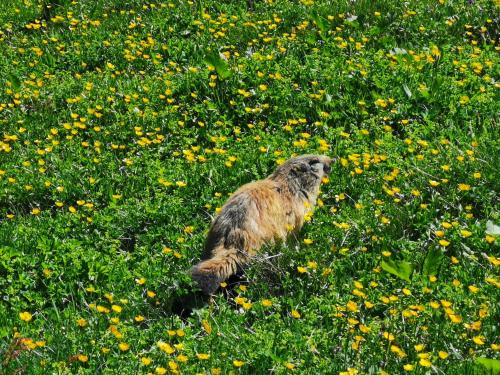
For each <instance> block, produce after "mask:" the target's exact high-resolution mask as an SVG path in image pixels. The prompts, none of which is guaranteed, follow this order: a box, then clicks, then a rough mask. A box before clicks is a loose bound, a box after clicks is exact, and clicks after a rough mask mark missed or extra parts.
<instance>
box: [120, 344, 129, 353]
mask: <svg viewBox="0 0 500 375" xmlns="http://www.w3.org/2000/svg"><path fill="white" fill-rule="evenodd" d="M118 348H119V349H120V350H121V351H122V352H126V351H127V350H129V348H130V345H129V344H127V343H126V342H121V343H119V344H118Z"/></svg>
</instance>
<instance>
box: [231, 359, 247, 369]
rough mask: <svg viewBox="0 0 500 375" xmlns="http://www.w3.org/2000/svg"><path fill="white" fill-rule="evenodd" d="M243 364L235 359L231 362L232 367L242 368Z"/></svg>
mask: <svg viewBox="0 0 500 375" xmlns="http://www.w3.org/2000/svg"><path fill="white" fill-rule="evenodd" d="M244 364H245V362H243V361H238V360H237V359H235V360H234V361H233V365H234V367H241V366H243V365H244Z"/></svg>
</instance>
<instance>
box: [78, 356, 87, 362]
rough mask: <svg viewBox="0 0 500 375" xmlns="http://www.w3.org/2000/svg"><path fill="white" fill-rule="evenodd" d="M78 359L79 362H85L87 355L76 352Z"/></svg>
mask: <svg viewBox="0 0 500 375" xmlns="http://www.w3.org/2000/svg"><path fill="white" fill-rule="evenodd" d="M78 360H79V361H80V362H83V363H85V362H88V360H89V357H88V356H87V355H85V354H78Z"/></svg>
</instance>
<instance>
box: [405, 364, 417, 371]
mask: <svg viewBox="0 0 500 375" xmlns="http://www.w3.org/2000/svg"><path fill="white" fill-rule="evenodd" d="M403 368H404V369H405V371H413V369H414V368H415V366H414V365H411V364H409V363H408V364H406V365H404V366H403Z"/></svg>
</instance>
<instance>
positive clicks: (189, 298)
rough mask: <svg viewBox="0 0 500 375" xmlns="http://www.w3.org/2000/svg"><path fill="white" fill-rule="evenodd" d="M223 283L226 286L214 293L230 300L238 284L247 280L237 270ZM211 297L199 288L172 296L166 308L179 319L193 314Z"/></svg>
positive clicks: (207, 302)
mask: <svg viewBox="0 0 500 375" xmlns="http://www.w3.org/2000/svg"><path fill="white" fill-rule="evenodd" d="M225 283H226V284H227V285H226V287H224V288H218V289H217V291H216V292H215V293H214V295H221V294H222V295H223V296H224V297H225V298H226V299H227V300H228V301H232V299H233V298H234V297H235V296H236V295H237V294H238V291H237V288H238V286H239V285H241V284H248V283H249V281H248V279H247V277H246V276H245V274H244V272H239V273H237V274H234V275H232V276H231V277H230V278H229V279H227V280H226V281H225ZM212 298H213V297H212V296H210V295H207V294H205V293H203V292H202V291H201V290H193V291H192V292H190V293H189V294H187V295H184V296H180V297H176V298H174V300H173V301H171V302H170V308H169V309H168V310H169V311H170V312H171V313H172V314H174V315H177V316H179V317H180V318H181V319H187V318H189V317H190V316H191V315H192V314H193V311H194V310H198V309H202V308H204V307H206V306H208V305H209V303H210V300H211V299H212Z"/></svg>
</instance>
